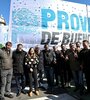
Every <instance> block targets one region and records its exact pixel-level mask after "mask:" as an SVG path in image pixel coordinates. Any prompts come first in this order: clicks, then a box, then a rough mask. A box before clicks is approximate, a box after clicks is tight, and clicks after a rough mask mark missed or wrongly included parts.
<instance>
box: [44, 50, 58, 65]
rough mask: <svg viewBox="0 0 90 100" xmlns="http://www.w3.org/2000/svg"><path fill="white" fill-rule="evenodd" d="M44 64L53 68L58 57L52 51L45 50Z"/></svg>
mask: <svg viewBox="0 0 90 100" xmlns="http://www.w3.org/2000/svg"><path fill="white" fill-rule="evenodd" d="M42 52H43V64H44V67H45V66H51V67H52V64H54V62H56V55H55V53H54V52H53V51H52V50H50V49H49V50H47V51H46V50H43V51H42Z"/></svg>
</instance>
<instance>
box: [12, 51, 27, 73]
mask: <svg viewBox="0 0 90 100" xmlns="http://www.w3.org/2000/svg"><path fill="white" fill-rule="evenodd" d="M25 55H26V52H25V51H24V50H22V51H18V50H15V51H13V68H14V73H24V58H25Z"/></svg>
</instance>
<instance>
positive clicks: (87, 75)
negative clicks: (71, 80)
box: [84, 69, 90, 93]
mask: <svg viewBox="0 0 90 100" xmlns="http://www.w3.org/2000/svg"><path fill="white" fill-rule="evenodd" d="M84 72H85V78H86V84H87V91H88V92H89V93H90V69H85V71H84Z"/></svg>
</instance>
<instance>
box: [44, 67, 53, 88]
mask: <svg viewBox="0 0 90 100" xmlns="http://www.w3.org/2000/svg"><path fill="white" fill-rule="evenodd" d="M44 71H45V75H46V78H47V84H48V88H52V87H53V85H54V75H53V74H54V72H53V67H50V66H45V68H44Z"/></svg>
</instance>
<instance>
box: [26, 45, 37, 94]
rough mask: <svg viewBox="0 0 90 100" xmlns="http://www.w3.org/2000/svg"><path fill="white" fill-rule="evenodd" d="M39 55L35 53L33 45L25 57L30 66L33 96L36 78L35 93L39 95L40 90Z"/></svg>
mask: <svg viewBox="0 0 90 100" xmlns="http://www.w3.org/2000/svg"><path fill="white" fill-rule="evenodd" d="M38 63H39V60H38V57H37V56H36V54H35V51H34V48H33V47H31V48H30V49H29V51H28V53H27V55H26V57H25V65H26V66H27V68H28V75H29V86H30V91H29V94H28V95H29V96H32V87H33V86H32V83H33V79H34V88H35V94H36V95H39V90H38V79H37V67H38Z"/></svg>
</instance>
